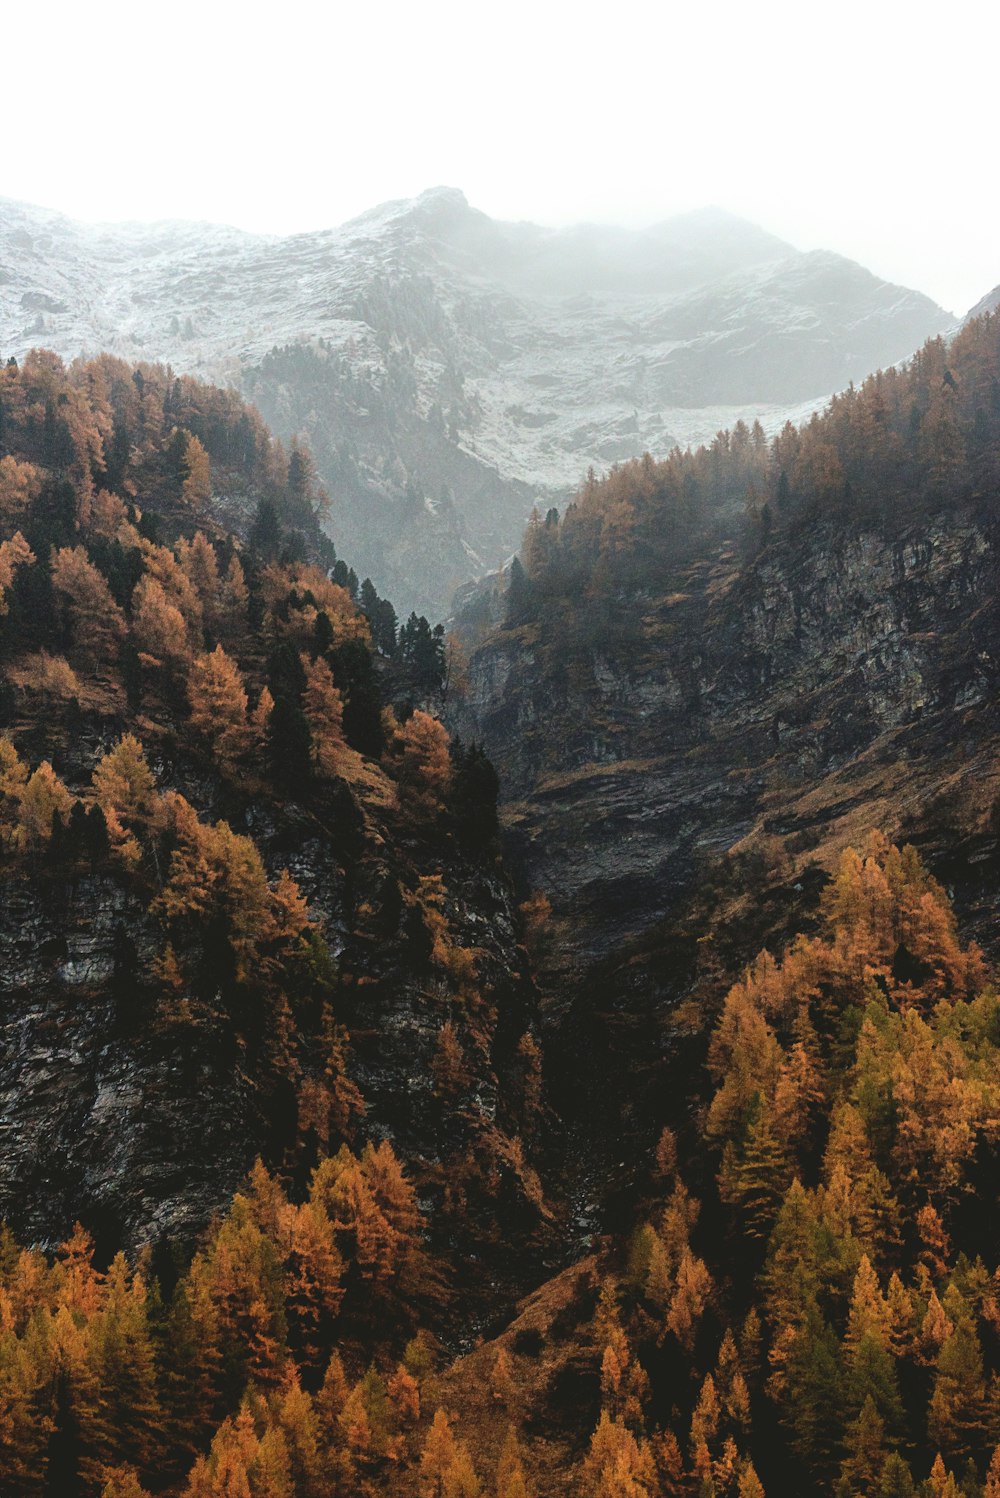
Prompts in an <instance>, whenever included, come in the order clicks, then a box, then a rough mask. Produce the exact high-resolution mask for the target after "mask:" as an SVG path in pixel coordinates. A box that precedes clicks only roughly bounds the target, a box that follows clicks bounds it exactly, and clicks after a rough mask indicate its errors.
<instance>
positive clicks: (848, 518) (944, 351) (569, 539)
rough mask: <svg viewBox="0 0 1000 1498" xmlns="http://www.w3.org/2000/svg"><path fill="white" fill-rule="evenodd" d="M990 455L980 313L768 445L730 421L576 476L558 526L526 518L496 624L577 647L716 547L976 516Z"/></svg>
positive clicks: (989, 356) (997, 448) (994, 383)
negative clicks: (541, 629)
mask: <svg viewBox="0 0 1000 1498" xmlns="http://www.w3.org/2000/svg"><path fill="white" fill-rule="evenodd" d="M998 453H1000V317H998V315H997V314H996V313H994V314H991V315H986V316H984V317H980V318H976V319H974V320H973V321H971V322H969V323H967V324H966V326H965V327H964V328H963V329H962V331H961V332H960V333H959V334H957V335H956V337H955V338H954V339H952V340H950V341H947V342H946V341H945V340H944V339H941V338H936V339H932V340H930V341H929V342H928V343H926V344H925V345H924V347H923V348H922V349H921V350H920V351H919V352H918V353H916V354H915V355H914V357H913V358H912V359H911V360H910V361H909V362H908V363H907V364H905V365H903V366H900V367H893V368H890V369H886V370H879V371H878V372H877V373H875V374H873V375H871V376H870V377H869V378H868V379H866V380H865V381H864V382H863V384H861V385H860V386H858V387H855V386H853V385H852V386H850V387H849V388H848V389H847V390H846V391H844V392H843V393H842V394H840V395H837V396H834V398H833V399H832V400H831V401H830V403H829V404H828V406H827V407H826V408H825V409H824V410H823V411H822V412H817V413H816V414H814V415H813V416H812V417H811V418H810V420H809V421H807V422H806V423H805V424H804V425H802V426H800V427H796V426H793V425H792V424H791V423H790V422H789V423H787V424H786V425H785V427H784V428H783V429H782V431H781V432H779V433H778V435H777V436H776V437H774V438H773V439H772V440H771V441H768V439H767V437H766V436H765V433H764V430H763V428H762V426H761V425H760V423H759V422H755V423H754V424H753V426H752V427H748V426H747V425H746V424H745V423H744V422H738V423H737V424H736V426H735V427H734V428H733V429H732V430H731V431H723V432H719V434H718V435H717V437H716V438H715V439H714V441H713V442H712V443H710V444H709V445H708V446H703V447H699V448H697V449H696V450H694V451H692V450H690V449H688V450H684V451H682V450H680V449H679V448H678V449H675V450H674V451H673V452H672V453H670V454H669V455H668V456H667V457H666V458H665V459H663V460H662V461H656V460H655V459H654V458H652V457H651V456H650V455H649V454H648V453H647V454H645V455H644V456H643V457H641V458H635V459H633V460H631V461H629V462H626V463H622V464H619V465H616V466H615V467H614V468H613V469H611V471H610V472H609V473H608V474H606V475H604V476H602V477H599V476H597V475H595V474H594V473H593V472H591V473H590V474H589V475H588V477H587V479H586V480H585V482H584V483H583V484H582V485H581V487H580V490H579V492H578V493H577V495H576V497H575V498H574V500H573V501H572V502H571V503H570V504H569V505H568V506H567V507H566V509H565V512H564V514H563V515H562V516H561V517H560V515H559V513H558V511H557V510H555V509H553V508H550V509H549V510H548V511H547V512H546V513H545V514H544V516H543V515H542V514H540V513H539V512H538V511H537V510H536V512H535V513H534V514H533V516H532V518H531V521H530V523H529V526H528V530H527V533H526V535H525V539H524V544H523V546H522V549H521V553H520V556H519V558H517V559H515V560H514V562H513V563H512V564H511V567H510V568H509V570H508V574H507V576H506V578H505V579H504V583H505V587H506V617H507V622H508V624H509V625H510V626H511V627H517V626H519V625H522V624H524V623H526V622H528V621H530V620H532V619H537V618H542V617H545V618H546V619H547V620H549V621H553V622H552V627H553V628H555V629H556V630H559V629H560V628H562V629H563V631H564V633H565V632H566V631H568V630H570V626H569V624H568V623H567V622H566V621H567V620H568V619H569V618H570V617H573V625H572V631H573V632H580V631H582V638H583V639H585V640H588V641H589V640H590V639H591V638H598V637H599V636H600V635H601V633H602V631H606V630H607V628H608V627H609V625H610V622H611V621H610V620H609V605H610V601H611V600H612V599H614V598H615V596H617V595H618V594H620V593H629V594H639V595H641V594H643V593H644V592H645V593H649V592H653V593H655V592H656V591H657V590H661V589H662V586H663V582H664V579H665V578H666V577H669V576H671V575H676V574H678V573H682V572H683V569H684V567H685V565H688V564H690V563H691V562H692V561H693V560H695V559H696V558H698V557H700V556H702V555H704V554H705V552H706V551H707V550H709V549H711V548H712V547H716V548H717V547H718V546H719V545H720V544H721V543H723V542H728V543H729V544H730V545H732V546H734V547H735V548H736V549H737V551H738V554H739V556H740V558H741V559H742V560H743V561H744V562H746V561H749V560H751V559H752V558H753V557H754V556H756V555H758V554H759V553H760V552H762V551H763V550H765V549H766V548H767V546H768V545H770V544H773V543H774V541H775V540H777V539H778V538H779V537H780V536H782V535H785V536H789V535H790V536H796V535H798V536H802V535H808V534H809V532H810V530H811V529H812V528H814V527H816V526H828V527H830V528H832V529H838V530H841V531H843V530H845V529H848V528H859V527H863V528H866V529H872V530H875V531H877V532H882V533H884V534H889V535H891V534H894V533H895V532H896V531H897V530H898V529H899V527H900V524H901V523H912V522H913V521H914V520H918V519H920V520H923V521H924V522H929V521H930V520H931V519H932V518H933V517H934V516H935V515H936V514H940V513H947V514H949V515H951V516H953V515H954V514H955V513H956V512H962V511H966V512H968V513H971V514H975V513H977V511H979V512H982V513H983V514H984V515H988V514H989V502H990V500H991V497H992V495H994V494H995V493H996V487H997V484H998V482H1000V458H998ZM581 603H583V604H584V605H585V607H584V608H582V609H580V610H579V617H575V615H576V611H577V608H578V605H579V604H581ZM561 621H562V623H561ZM570 638H572V634H571V636H570ZM563 643H565V641H563Z"/></svg>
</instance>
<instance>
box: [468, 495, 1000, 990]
mask: <svg viewBox="0 0 1000 1498" xmlns="http://www.w3.org/2000/svg"><path fill="white" fill-rule="evenodd" d="M668 587H669V591H666V590H665V592H664V594H663V595H662V596H660V597H650V596H644V597H632V598H628V599H620V600H617V601H616V603H615V606H614V611H613V612H614V618H613V625H612V627H611V629H610V630H609V631H608V632H607V633H608V638H609V639H610V640H611V641H612V643H609V644H607V645H602V646H601V647H600V648H595V647H592V646H590V645H589V644H588V645H579V646H574V645H573V643H572V641H570V642H569V643H568V644H567V640H566V638H562V639H559V640H557V639H556V635H555V632H556V631H557V630H558V629H559V627H560V626H559V624H558V622H555V623H553V622H552V621H548V620H546V619H545V618H542V619H541V620H540V621H539V622H538V623H533V624H529V625H527V626H524V627H522V628H521V629H519V630H501V631H498V632H495V633H494V634H493V635H491V636H490V637H489V638H488V639H487V640H486V641H485V643H483V644H482V645H481V646H480V648H479V649H478V650H477V651H475V653H474V654H473V656H472V661H471V671H470V676H471V683H472V693H471V700H470V704H469V709H468V717H467V719H466V721H465V722H464V724H463V725H462V727H463V730H464V732H465V733H466V734H469V735H474V736H476V737H479V738H482V740H483V741H484V743H485V746H486V749H487V752H488V753H489V754H490V756H491V757H492V758H493V760H494V761H495V763H496V764H497V766H498V768H499V770H500V773H501V784H502V788H503V792H502V793H503V795H504V798H505V801H506V808H505V813H504V820H505V826H506V830H507V836H508V840H509V847H510V851H511V855H512V858H513V860H514V862H515V864H516V865H517V866H518V867H519V869H520V871H521V876H522V878H523V879H524V881H525V883H526V884H527V885H529V886H531V887H535V888H539V889H542V890H544V891H545V892H546V893H547V894H548V895H549V897H550V899H551V901H552V903H553V907H554V911H555V914H556V915H557V916H558V917H560V918H561V921H562V925H561V930H560V937H561V955H562V961H563V963H564V964H566V965H568V967H569V968H570V969H573V970H576V971H579V970H580V969H581V968H586V967H587V966H588V965H589V964H591V963H592V962H594V961H595V960H596V959H598V958H601V957H603V956H605V955H607V954H608V953H609V952H611V951H612V950H613V949H615V948H616V947H617V946H619V945H620V944H621V942H622V941H623V940H625V939H626V938H628V937H630V936H633V935H635V934H637V933H638V932H641V931H642V930H644V929H646V928H648V927H649V926H651V925H652V924H654V923H655V922H656V921H657V920H658V919H659V918H661V917H662V916H664V915H665V914H667V913H669V912H670V911H671V910H672V909H673V908H674V907H675V906H676V905H677V902H678V900H679V897H680V895H681V894H682V892H683V891H684V890H685V889H686V888H688V887H689V886H690V883H691V881H692V878H693V876H694V873H695V871H696V869H699V868H703V867H704V866H705V865H706V863H711V861H712V860H713V859H715V858H717V856H718V855H719V854H721V853H723V852H725V851H726V850H730V849H739V848H741V847H743V846H746V845H747V840H748V838H749V837H750V835H751V834H753V835H754V836H755V837H756V838H758V839H759V838H760V837H762V836H763V837H773V838H777V839H780V840H782V841H783V843H784V845H785V846H786V848H788V849H789V850H790V852H791V854H792V855H793V856H796V857H799V858H800V859H801V858H802V857H803V856H804V855H805V854H806V853H809V854H810V855H811V856H813V857H817V858H819V859H820V860H821V861H822V858H823V856H824V849H825V848H827V847H830V848H832V847H833V846H834V845H836V844H837V840H838V838H839V840H840V844H841V845H842V843H843V842H844V841H846V840H847V838H848V837H849V836H851V835H860V834H861V832H862V831H863V830H864V829H865V828H866V827H867V826H869V825H881V826H882V827H883V830H885V831H886V832H887V833H889V834H892V833H893V832H904V833H907V832H908V833H910V834H911V835H912V834H919V832H920V829H921V827H923V826H924V825H925V823H926V817H925V816H924V812H925V810H926V807H925V804H924V803H925V802H926V798H927V797H928V796H929V795H930V794H931V792H932V789H933V788H934V787H937V786H939V785H940V784H941V783H942V782H947V781H948V780H949V777H951V776H954V777H957V781H959V782H962V781H964V779H966V778H971V776H972V775H975V776H976V777H977V782H978V790H977V794H976V795H975V797H974V800H973V804H974V805H975V806H976V807H977V808H981V811H982V819H983V820H984V823H985V817H986V812H987V810H988V807H987V806H985V805H983V797H984V796H985V797H986V798H987V799H988V798H989V797H990V795H992V794H994V793H995V790H994V789H991V788H992V786H993V781H994V779H995V775H994V774H993V773H991V769H990V765H991V763H992V761H991V757H990V753H991V745H992V744H993V742H994V736H995V734H996V732H997V726H998V720H997V713H996V709H995V699H996V685H997V674H998V661H997V657H996V637H997V636H996V629H997V556H996V535H995V531H994V529H993V527H992V524H991V523H990V522H989V521H988V520H984V521H982V522H981V523H977V522H975V521H974V520H968V521H966V522H962V523H958V522H954V523H952V522H950V521H948V520H947V519H945V518H941V519H940V520H939V521H937V522H936V523H933V524H931V525H929V526H928V527H926V528H924V529H922V530H920V531H919V532H918V531H916V530H914V531H913V532H911V533H904V534H902V535H898V536H896V537H895V538H892V539H890V538H887V537H885V536H881V535H878V534H875V533H873V532H867V531H862V532H861V533H860V534H857V533H856V534H852V533H851V528H850V527H849V526H845V527H839V528H838V529H837V530H834V529H833V528H832V527H828V528H820V529H819V530H818V532H816V533H814V534H812V535H806V534H802V535H799V536H798V537H792V538H788V537H786V538H784V539H782V540H781V541H779V542H777V543H775V544H774V545H772V546H771V547H769V548H768V549H767V550H765V551H763V552H762V554H760V555H759V556H757V557H756V558H755V559H753V560H751V561H749V562H748V563H747V564H745V565H744V566H742V567H741V566H740V565H739V564H738V562H737V561H736V559H735V558H734V557H733V556H732V554H731V550H726V549H724V550H723V551H722V552H721V553H720V554H719V555H717V556H716V557H715V558H713V559H711V560H708V561H705V562H703V563H699V564H697V565H695V566H693V567H691V568H689V569H687V571H686V573H685V574H684V575H682V576H678V577H676V578H673V579H671V580H670V582H669V584H668Z"/></svg>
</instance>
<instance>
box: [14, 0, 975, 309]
mask: <svg viewBox="0 0 1000 1498" xmlns="http://www.w3.org/2000/svg"><path fill="white" fill-rule="evenodd" d="M0 48H2V54H3V62H4V66H3V77H4V91H3V92H4V105H5V117H6V130H5V146H4V151H3V155H2V158H0V195H3V196H7V197H14V198H23V199H26V200H27V201H29V202H34V203H42V204H45V205H46V206H49V207H53V208H59V209H62V210H63V211H65V212H67V213H70V214H72V215H74V216H76V217H79V218H87V219H120V218H168V217H170V218H206V219H213V220H217V221H225V222H228V223H233V224H238V225H240V226H242V227H244V228H249V229H260V230H268V231H273V232H279V233H282V232H291V231H295V230H300V229H312V228H321V227H329V226H330V225H332V224H336V223H339V222H341V221H342V220H344V219H345V218H349V217H351V216H353V215H354V214H355V213H359V212H361V211H363V210H364V209H365V208H368V207H371V206H372V205H374V204H375V203H377V202H381V201H383V200H384V199H386V198H393V197H406V196H410V195H412V194H414V193H417V192H420V191H421V190H422V189H423V188H425V187H429V186H434V185H437V184H441V183H446V184H448V185H450V186H454V187H461V188H462V189H463V190H464V191H465V193H466V195H467V196H468V198H469V200H470V201H471V202H472V203H473V204H475V205H476V206H477V207H479V208H482V209H484V210H485V211H486V212H488V213H491V214H493V215H494V216H497V217H504V218H528V219H534V220H536V221H538V222H542V223H550V224H565V223H571V222H575V221H577V220H580V219H592V220H596V221H602V222H618V223H628V224H644V223H652V222H655V221H657V220H658V219H662V218H666V217H669V216H670V215H671V214H672V213H676V212H681V211H685V210H687V209H690V208H696V207H700V206H703V205H705V204H707V203H717V204H719V205H720V206H722V207H724V208H728V209H730V210H731V211H733V212H736V213H741V214H743V215H745V216H746V217H748V218H752V219H754V220H755V221H756V222H758V223H760V224H762V225H763V226H764V227H765V228H767V229H770V230H772V231H773V232H775V233H778V234H781V235H783V236H784V237H785V238H787V239H790V240H791V241H792V242H793V243H795V244H797V245H799V246H801V247H802V248H812V247H815V246H823V247H826V248H829V249H834V250H839V251H841V252H842V253H844V254H847V255H850V256H852V257H853V258H855V259H857V260H860V261H862V262H863V263H864V264H866V265H868V266H869V267H870V268H871V269H872V270H874V271H876V272H877V273H878V274H880V275H883V276H885V277H887V278H889V279H891V280H895V281H900V282H903V283H904V284H906V285H910V286H916V287H919V288H920V289H921V290H923V291H926V292H927V293H929V294H930V295H931V296H933V297H935V298H936V299H937V300H938V301H940V302H942V303H943V304H944V305H945V306H947V307H948V308H949V309H950V310H954V311H965V310H966V309H967V308H968V307H969V306H970V305H971V304H972V303H973V302H975V301H978V299H979V297H980V296H982V295H983V293H984V292H986V291H988V290H989V289H991V288H992V287H993V286H995V285H996V284H997V283H998V282H1000V233H998V230H1000V207H998V193H997V184H996V171H997V126H996V113H997V107H998V106H997V90H996V83H995V79H996V68H997V56H998V49H1000V6H998V5H997V4H996V3H995V0H978V3H975V4H974V3H970V0H950V3H949V4H947V5H941V4H935V5H925V4H921V0H905V3H904V0H839V3H836V0H825V3H818V0H759V3H757V4H754V5H751V4H749V3H743V4H735V3H732V0H714V3H713V0H689V3H688V5H687V6H685V7H684V8H683V9H682V8H681V7H679V6H677V5H676V4H675V3H673V0H645V3H636V0H616V3H608V0H601V3H600V4H594V5H592V6H589V7H588V6H587V4H586V0H573V3H568V0H505V3H503V4H501V5H485V4H482V3H479V4H477V3H476V0H409V3H398V0H367V3H366V0H349V3H344V0H339V3H337V0H333V3H329V0H327V4H325V5H323V4H322V3H321V0H313V3H309V4H307V3H304V0H282V3H280V4H268V5H266V6H265V5H263V4H258V5H256V6H254V5H253V3H252V0H239V3H234V0H167V3H165V4H164V3H160V4H156V5H154V4H149V3H144V0H55V3H53V0H49V3H47V4H45V5H41V4H39V5H35V6H29V5H18V6H17V7H14V6H9V7H7V6H5V7H4V16H3V24H2V37H0Z"/></svg>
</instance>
